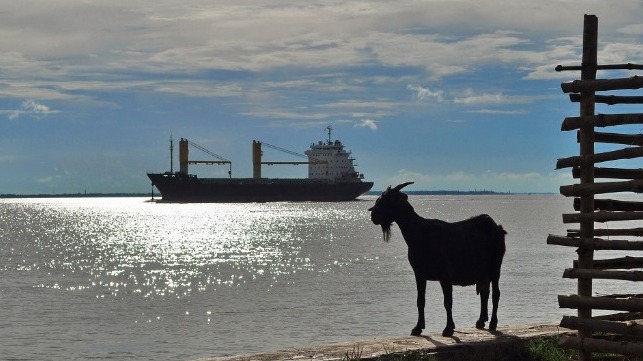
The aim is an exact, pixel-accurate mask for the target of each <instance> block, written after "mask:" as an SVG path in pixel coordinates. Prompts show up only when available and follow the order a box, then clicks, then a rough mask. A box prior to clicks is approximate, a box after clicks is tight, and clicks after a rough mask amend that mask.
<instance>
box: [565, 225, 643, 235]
mask: <svg viewBox="0 0 643 361" xmlns="http://www.w3.org/2000/svg"><path fill="white" fill-rule="evenodd" d="M579 235H580V230H579V229H568V230H567V237H579ZM592 236H597V237H601V236H632V237H643V228H641V227H639V228H598V229H595V230H594V234H593V235H592Z"/></svg>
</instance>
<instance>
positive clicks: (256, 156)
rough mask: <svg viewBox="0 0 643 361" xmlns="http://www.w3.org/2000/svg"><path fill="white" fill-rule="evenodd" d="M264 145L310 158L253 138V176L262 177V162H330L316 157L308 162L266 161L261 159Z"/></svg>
mask: <svg viewBox="0 0 643 361" xmlns="http://www.w3.org/2000/svg"><path fill="white" fill-rule="evenodd" d="M262 145H265V146H266V147H268V148H270V149H274V150H277V151H280V152H283V153H286V154H290V155H294V156H296V157H300V158H307V159H308V157H307V156H305V155H303V154H301V153H297V152H293V151H292V150H288V149H284V148H281V147H277V146H276V145H272V144H268V143H263V142H260V141H258V140H253V141H252V176H253V178H261V165H262V164H265V165H282V164H287V165H299V164H328V162H326V161H323V160H319V159H314V158H311V159H309V161H307V162H303V161H300V162H275V161H267V162H264V161H262V160H261V156H262V155H263V152H262V151H261V146H262Z"/></svg>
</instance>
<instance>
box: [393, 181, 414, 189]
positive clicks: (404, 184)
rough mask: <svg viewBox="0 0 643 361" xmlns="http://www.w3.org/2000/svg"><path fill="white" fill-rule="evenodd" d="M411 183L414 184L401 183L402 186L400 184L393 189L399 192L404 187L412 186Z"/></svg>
mask: <svg viewBox="0 0 643 361" xmlns="http://www.w3.org/2000/svg"><path fill="white" fill-rule="evenodd" d="M413 183H415V182H406V183H402V184H400V185H397V186H396V187H395V188H394V189H395V190H396V191H399V190H400V189H402V188H404V187H406V186H408V185H409V184H413Z"/></svg>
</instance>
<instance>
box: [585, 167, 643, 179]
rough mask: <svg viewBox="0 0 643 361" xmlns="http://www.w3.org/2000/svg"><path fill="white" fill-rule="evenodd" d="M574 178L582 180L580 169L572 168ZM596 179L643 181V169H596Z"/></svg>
mask: <svg viewBox="0 0 643 361" xmlns="http://www.w3.org/2000/svg"><path fill="white" fill-rule="evenodd" d="M572 176H573V177H574V178H580V167H579V166H575V167H573V168H572ZM594 177H595V178H612V179H643V169H641V168H638V169H625V168H600V167H595V168H594Z"/></svg>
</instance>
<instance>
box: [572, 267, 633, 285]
mask: <svg viewBox="0 0 643 361" xmlns="http://www.w3.org/2000/svg"><path fill="white" fill-rule="evenodd" d="M563 278H574V279H602V280H621V281H632V282H638V281H643V272H642V271H611V270H600V269H584V268H568V269H566V270H565V271H564V272H563Z"/></svg>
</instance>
